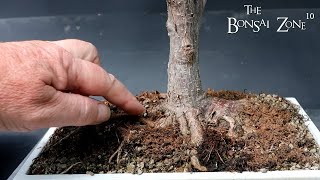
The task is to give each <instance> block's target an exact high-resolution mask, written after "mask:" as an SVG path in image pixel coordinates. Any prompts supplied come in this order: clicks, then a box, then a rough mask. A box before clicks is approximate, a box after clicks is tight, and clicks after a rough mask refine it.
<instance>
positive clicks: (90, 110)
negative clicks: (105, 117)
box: [78, 98, 98, 125]
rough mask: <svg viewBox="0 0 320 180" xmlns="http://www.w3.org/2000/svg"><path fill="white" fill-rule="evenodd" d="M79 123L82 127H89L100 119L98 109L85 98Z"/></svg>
mask: <svg viewBox="0 0 320 180" xmlns="http://www.w3.org/2000/svg"><path fill="white" fill-rule="evenodd" d="M80 109H81V110H80V112H79V119H78V123H79V124H80V125H88V124H92V123H93V122H95V121H96V120H97V118H98V109H97V107H96V106H95V105H94V103H93V102H92V101H91V99H87V98H85V99H84V100H83V101H82V108H80Z"/></svg>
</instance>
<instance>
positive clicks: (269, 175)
mask: <svg viewBox="0 0 320 180" xmlns="http://www.w3.org/2000/svg"><path fill="white" fill-rule="evenodd" d="M287 99H288V100H289V101H290V102H292V103H293V104H296V105H298V106H299V107H300V110H299V113H300V114H301V115H303V116H304V117H305V124H306V126H307V127H308V129H309V131H310V133H311V134H312V135H313V137H314V138H315V141H316V142H317V144H318V146H319V147H320V132H319V130H318V129H317V127H316V126H315V125H314V123H313V122H312V121H311V119H310V118H309V117H308V115H307V114H306V112H305V111H304V110H303V109H302V107H301V106H300V104H299V103H298V101H297V100H296V99H295V98H287ZM55 129H56V128H50V129H49V130H48V132H47V133H46V134H45V135H44V136H43V138H42V139H41V140H40V142H39V143H38V144H37V145H36V146H35V147H34V148H33V150H32V151H31V152H30V153H29V155H28V156H27V157H26V158H25V160H24V161H23V162H22V163H21V164H20V166H19V167H18V168H17V169H16V171H15V172H14V173H13V174H12V175H11V177H10V178H13V179H22V180H31V179H44V180H47V179H77V180H80V179H99V180H100V179H101V180H102V179H130V180H133V179H146V180H152V179H215V180H224V179H308V180H309V179H319V180H320V170H292V171H268V172H266V173H262V172H242V173H237V172H197V173H143V174H141V175H137V174H95V175H93V176H92V175H88V174H72V175H71V174H69V175H68V174H64V175H59V174H57V175H27V172H28V170H29V167H30V165H31V164H32V160H33V159H34V158H36V157H37V156H38V155H39V153H41V150H42V148H43V147H44V146H45V145H46V144H47V142H48V141H49V139H50V137H51V135H52V134H53V133H54V131H55Z"/></svg>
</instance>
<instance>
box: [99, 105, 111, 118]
mask: <svg viewBox="0 0 320 180" xmlns="http://www.w3.org/2000/svg"><path fill="white" fill-rule="evenodd" d="M110 116H111V112H110V108H109V107H108V106H106V105H104V104H98V121H99V122H104V121H107V120H109V119H110Z"/></svg>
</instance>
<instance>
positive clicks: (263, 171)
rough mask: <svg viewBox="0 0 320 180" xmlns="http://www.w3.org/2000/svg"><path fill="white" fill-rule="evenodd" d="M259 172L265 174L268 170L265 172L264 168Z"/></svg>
mask: <svg viewBox="0 0 320 180" xmlns="http://www.w3.org/2000/svg"><path fill="white" fill-rule="evenodd" d="M260 172H262V173H267V172H268V170H267V169H266V168H262V169H260Z"/></svg>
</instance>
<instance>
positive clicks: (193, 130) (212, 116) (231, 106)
mask: <svg viewBox="0 0 320 180" xmlns="http://www.w3.org/2000/svg"><path fill="white" fill-rule="evenodd" d="M213 93H214V92H211V94H213ZM155 95H156V96H158V99H159V101H160V102H161V103H160V105H159V106H158V107H157V108H152V109H149V110H148V109H147V113H148V115H150V116H152V115H153V114H157V116H159V114H161V115H163V117H162V118H161V119H160V120H157V121H144V122H143V123H144V124H146V125H147V126H149V127H155V128H165V127H168V126H170V125H178V126H179V129H180V131H181V134H182V135H183V136H190V144H191V145H192V146H193V147H195V149H194V150H192V151H193V153H191V154H190V164H189V166H190V165H191V166H193V168H195V169H197V170H199V171H206V170H207V168H206V167H204V166H202V165H201V164H200V161H199V159H198V156H197V151H196V149H197V147H200V145H201V144H202V143H203V133H205V132H204V127H207V126H212V127H214V128H220V129H222V130H223V131H227V132H228V133H227V135H228V136H230V137H237V136H239V134H240V133H241V131H243V129H242V127H241V122H238V121H237V120H238V119H239V118H238V117H237V116H238V110H239V109H240V107H241V106H242V105H243V104H244V103H245V102H246V101H245V100H241V97H239V98H240V99H237V98H238V97H236V96H230V99H221V98H219V97H216V96H215V94H213V96H210V95H208V96H206V97H204V98H200V100H199V102H198V104H197V105H196V106H195V107H190V106H183V105H177V104H174V105H169V104H168V101H166V100H165V99H166V98H167V97H165V96H163V97H162V98H160V96H159V94H157V93H156V94H155ZM146 96H148V95H147V94H146ZM143 102H144V101H143ZM148 103H150V102H148ZM147 107H149V106H147ZM213 150H214V151H215V152H216V153H217V151H216V150H215V149H212V150H211V152H210V153H209V155H208V159H210V155H211V153H212V151H213ZM218 156H219V158H220V160H221V162H222V163H225V162H224V161H223V159H222V158H221V157H220V155H219V154H218Z"/></svg>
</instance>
